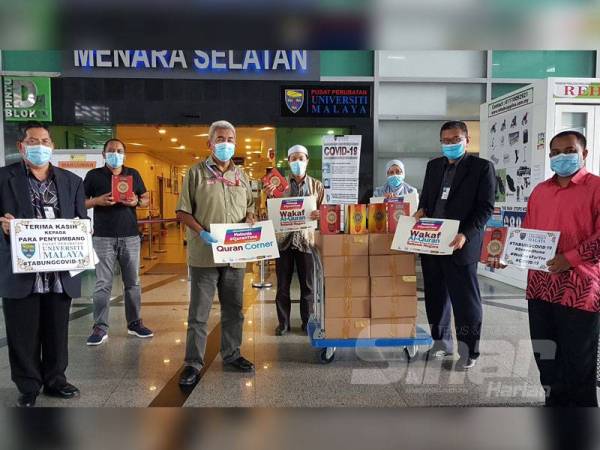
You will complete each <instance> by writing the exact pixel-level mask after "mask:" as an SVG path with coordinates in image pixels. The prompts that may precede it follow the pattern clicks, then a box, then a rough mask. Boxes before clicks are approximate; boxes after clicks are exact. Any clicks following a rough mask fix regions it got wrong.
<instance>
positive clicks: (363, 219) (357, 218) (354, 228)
mask: <svg viewBox="0 0 600 450" xmlns="http://www.w3.org/2000/svg"><path fill="white" fill-rule="evenodd" d="M346 217H347V218H348V219H347V222H348V226H347V227H346V232H347V233H349V234H367V233H368V232H369V230H368V228H367V205H349V206H348V215H347V216H346Z"/></svg>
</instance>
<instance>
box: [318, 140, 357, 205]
mask: <svg viewBox="0 0 600 450" xmlns="http://www.w3.org/2000/svg"><path fill="white" fill-rule="evenodd" d="M361 140H362V136H360V135H347V136H333V135H331V136H330V135H327V136H323V155H322V158H323V159H322V161H323V178H322V179H323V187H324V188H325V203H326V204H329V205H345V204H350V205H353V204H356V203H358V169H359V165H360V146H361Z"/></svg>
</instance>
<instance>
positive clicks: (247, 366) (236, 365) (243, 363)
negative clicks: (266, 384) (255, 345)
mask: <svg viewBox="0 0 600 450" xmlns="http://www.w3.org/2000/svg"><path fill="white" fill-rule="evenodd" d="M225 367H226V368H227V369H230V370H235V371H236V372H254V364H252V363H251V362H250V361H248V360H247V359H246V358H244V357H243V356H240V357H239V358H238V359H236V360H234V361H231V362H228V363H225Z"/></svg>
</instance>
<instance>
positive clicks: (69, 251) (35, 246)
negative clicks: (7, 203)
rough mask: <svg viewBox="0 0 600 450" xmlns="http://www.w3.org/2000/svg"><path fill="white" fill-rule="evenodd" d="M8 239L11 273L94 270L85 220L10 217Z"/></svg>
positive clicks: (89, 229)
mask: <svg viewBox="0 0 600 450" xmlns="http://www.w3.org/2000/svg"><path fill="white" fill-rule="evenodd" d="M10 241H11V253H12V270H13V273H35V272H62V271H82V270H88V269H94V256H93V255H94V246H93V244H92V225H91V221H90V220H89V219H14V220H12V221H11V226H10Z"/></svg>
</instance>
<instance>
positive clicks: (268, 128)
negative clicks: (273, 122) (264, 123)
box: [258, 127, 273, 131]
mask: <svg viewBox="0 0 600 450" xmlns="http://www.w3.org/2000/svg"><path fill="white" fill-rule="evenodd" d="M272 129H273V127H262V128H259V129H258V131H269V130H272Z"/></svg>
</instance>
